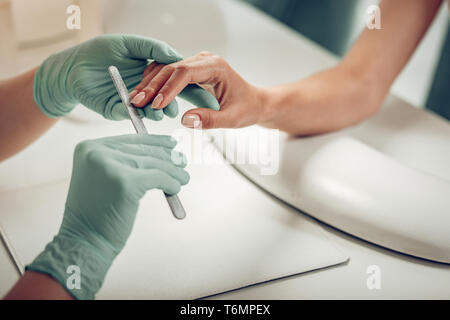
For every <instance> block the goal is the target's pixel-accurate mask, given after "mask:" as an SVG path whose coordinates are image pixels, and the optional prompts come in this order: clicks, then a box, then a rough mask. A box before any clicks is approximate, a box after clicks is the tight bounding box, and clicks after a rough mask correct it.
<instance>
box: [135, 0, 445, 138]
mask: <svg viewBox="0 0 450 320" xmlns="http://www.w3.org/2000/svg"><path fill="white" fill-rule="evenodd" d="M441 2H442V1H441V0H414V1H410V0H395V1H389V0H384V1H382V2H381V3H380V10H381V29H379V30H378V29H373V30H369V29H365V30H364V31H363V32H362V34H361V35H360V37H359V39H358V40H357V41H356V43H355V44H354V46H353V47H352V48H351V50H350V51H349V52H348V54H347V55H346V56H345V57H344V58H343V59H342V61H341V62H340V63H339V64H338V65H337V66H335V67H333V68H330V69H327V70H325V71H322V72H319V73H316V74H313V75H311V76H309V77H307V78H305V79H302V80H300V81H297V82H294V83H289V84H283V85H279V86H276V87H270V88H256V87H254V86H252V85H251V84H249V83H247V82H246V81H245V80H243V79H242V78H241V77H240V76H239V75H238V74H237V73H236V72H235V71H234V70H233V69H232V68H231V67H230V66H229V65H228V63H226V61H224V60H223V59H222V58H220V57H218V56H214V55H212V54H209V53H200V54H198V55H196V56H194V57H191V58H188V59H186V60H183V61H180V62H176V63H174V64H171V65H168V66H161V65H157V64H151V65H150V66H149V67H147V69H146V71H145V73H144V77H143V81H142V82H141V83H140V84H139V85H138V86H137V87H136V88H135V90H133V93H132V95H131V97H132V98H134V97H136V95H137V94H138V93H140V92H142V91H143V92H145V96H146V99H144V100H140V99H133V101H132V102H133V104H134V105H135V106H136V107H143V106H145V105H146V103H148V102H149V101H150V100H152V99H154V100H153V108H156V109H159V108H163V107H164V106H166V105H167V104H168V103H169V102H170V99H172V98H173V97H174V96H175V95H176V93H178V92H180V90H181V89H182V88H184V87H185V86H186V85H187V84H189V83H198V84H199V85H200V86H203V87H204V88H206V89H207V90H209V91H210V92H212V93H213V94H214V95H215V97H216V98H217V100H218V101H219V103H220V107H221V110H220V111H213V110H207V109H203V108H200V109H192V110H189V111H188V112H186V113H185V114H184V116H183V119H182V122H183V124H184V125H185V126H187V127H191V128H192V127H193V126H192V124H193V123H194V122H195V121H198V120H200V121H201V123H202V128H203V129H210V128H220V127H222V128H236V127H243V126H248V125H252V124H260V125H263V126H266V127H270V128H278V129H280V130H283V131H286V132H288V133H290V134H292V135H299V136H303V135H312V134H320V133H325V132H329V131H334V130H338V129H341V128H344V127H347V126H351V125H354V124H356V123H358V122H360V121H362V120H364V119H366V118H368V117H369V116H371V115H373V114H374V113H375V112H377V111H378V110H379V108H380V107H381V105H382V103H383V101H384V98H385V96H386V95H387V93H388V92H389V88H390V86H391V85H392V83H393V81H394V80H395V78H396V77H397V75H398V74H399V73H400V71H401V70H402V69H403V67H404V66H405V64H406V63H407V61H408V60H409V58H410V57H411V55H412V54H413V52H414V50H415V49H416V47H417V45H418V44H419V42H420V40H421V39H422V37H423V35H424V34H425V32H426V31H427V29H428V27H429V25H430V23H431V22H432V20H433V18H434V16H435V15H436V13H437V11H438V9H439V6H440V4H441ZM158 96H159V98H158ZM194 120H195V121H194Z"/></svg>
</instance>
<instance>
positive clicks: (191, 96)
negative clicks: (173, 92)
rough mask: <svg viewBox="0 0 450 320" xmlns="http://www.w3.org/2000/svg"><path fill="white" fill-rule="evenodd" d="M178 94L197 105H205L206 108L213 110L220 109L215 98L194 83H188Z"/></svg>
mask: <svg viewBox="0 0 450 320" xmlns="http://www.w3.org/2000/svg"><path fill="white" fill-rule="evenodd" d="M178 96H179V97H180V98H183V99H184V100H187V101H189V102H190V103H192V104H193V105H194V106H197V107H199V106H207V108H210V109H213V110H219V109H220V105H219V102H218V101H217V99H216V98H215V97H214V96H213V95H212V94H211V93H209V92H208V91H206V90H205V89H203V88H201V87H199V86H198V85H196V84H188V85H187V86H186V87H185V88H184V89H183V91H181V92H180V93H179V94H178Z"/></svg>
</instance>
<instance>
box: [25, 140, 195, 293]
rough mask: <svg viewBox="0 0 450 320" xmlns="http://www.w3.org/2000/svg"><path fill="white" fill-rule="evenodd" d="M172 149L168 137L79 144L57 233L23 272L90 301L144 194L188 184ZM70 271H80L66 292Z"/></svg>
mask: <svg viewBox="0 0 450 320" xmlns="http://www.w3.org/2000/svg"><path fill="white" fill-rule="evenodd" d="M175 144H176V142H175V140H174V139H172V138H171V137H169V136H156V135H136V134H133V135H124V136H117V137H111V138H103V139H98V140H90V141H84V142H82V143H80V144H78V145H77V147H76V149H75V153H74V161H73V171H72V179H71V182H70V188H69V193H68V196H67V201H66V207H65V211H64V217H63V222H62V224H61V227H60V230H59V232H58V234H57V235H56V236H55V237H54V238H53V240H52V241H51V242H50V243H49V244H48V245H47V246H46V247H45V250H44V251H43V252H42V253H41V254H40V255H39V256H38V257H37V258H36V259H35V260H34V261H33V263H32V264H31V265H29V266H27V267H26V270H31V271H37V272H41V273H45V274H48V275H50V276H52V277H53V278H54V279H56V280H57V281H58V282H59V283H60V284H61V285H62V286H63V287H65V288H66V289H67V291H68V292H69V293H70V294H71V295H72V296H74V297H75V298H77V299H92V298H94V296H95V293H96V292H97V291H98V290H99V289H100V287H101V285H102V283H103V280H104V278H105V275H106V272H107V271H108V269H109V267H110V266H111V263H112V262H113V260H114V258H115V257H116V256H117V254H118V253H119V252H120V251H121V250H122V248H123V247H124V246H125V243H126V241H127V239H128V237H129V235H130V233H131V230H132V228H133V224H134V220H135V217H136V212H137V210H138V206H139V200H140V199H141V198H142V196H143V195H144V194H145V193H146V191H147V190H150V189H154V188H158V189H161V190H163V191H164V192H165V193H167V194H176V193H178V191H179V190H180V187H181V185H185V184H186V183H187V182H188V181H189V174H188V173H187V172H186V171H185V170H184V169H183V168H184V166H185V165H186V162H185V161H180V160H181V159H184V156H183V155H182V154H181V153H179V152H176V151H174V150H173V148H174V146H175ZM172 159H174V161H175V162H172ZM175 163H177V164H175ZM70 265H76V266H78V267H79V268H80V274H81V289H68V288H67V285H66V282H67V279H68V277H69V276H70V274H67V273H66V270H67V268H68V266H70Z"/></svg>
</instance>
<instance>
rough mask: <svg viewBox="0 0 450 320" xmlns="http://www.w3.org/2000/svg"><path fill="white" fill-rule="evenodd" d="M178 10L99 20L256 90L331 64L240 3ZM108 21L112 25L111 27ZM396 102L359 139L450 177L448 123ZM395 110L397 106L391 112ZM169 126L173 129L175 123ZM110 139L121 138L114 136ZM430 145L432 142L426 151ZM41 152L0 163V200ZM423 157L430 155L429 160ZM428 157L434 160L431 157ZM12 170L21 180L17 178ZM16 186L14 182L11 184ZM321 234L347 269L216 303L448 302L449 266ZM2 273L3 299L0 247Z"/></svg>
mask: <svg viewBox="0 0 450 320" xmlns="http://www.w3.org/2000/svg"><path fill="white" fill-rule="evenodd" d="M119 3H122V5H119ZM175 3H177V4H179V3H180V2H175V1H173V0H170V1H167V0H161V1H151V2H150V1H127V2H126V5H125V4H123V2H121V1H108V6H107V7H106V13H105V15H104V20H103V24H104V31H105V32H127V33H128V32H130V33H131V32H134V33H139V34H143V35H148V36H153V37H156V38H160V39H164V40H166V41H167V42H169V43H170V44H172V45H173V46H175V47H176V48H177V49H179V50H180V51H181V52H182V53H183V54H184V55H186V56H188V55H190V54H193V53H195V52H198V51H200V50H209V51H212V52H215V53H218V54H220V55H222V56H223V57H224V58H226V59H227V60H228V61H229V62H230V64H231V65H232V66H233V67H234V68H235V69H236V70H238V71H239V72H240V73H241V74H242V75H243V77H244V78H246V79H247V80H248V81H251V82H252V83H254V84H256V85H272V84H277V83H282V82H288V81H293V80H295V79H298V78H301V77H304V76H306V75H308V74H310V73H312V72H316V71H318V70H321V69H324V68H327V67H329V66H332V65H334V64H335V63H336V59H335V58H334V57H333V56H332V55H330V54H329V53H327V52H326V51H325V50H323V49H321V48H320V47H318V46H317V45H315V44H314V43H312V42H311V41H309V40H307V39H305V38H304V37H302V36H300V35H298V34H297V33H295V32H293V31H291V30H289V29H288V28H286V27H284V26H282V25H281V24H279V23H277V22H275V21H274V20H273V19H271V18H268V17H267V16H265V15H263V14H261V13H259V12H258V11H256V10H254V9H252V8H250V7H248V6H246V5H243V4H241V3H237V2H234V1H226V0H221V1H211V0H208V1H201V0H190V1H184V3H185V5H175ZM156 8H158V9H160V10H156ZM199 8H204V11H196V10H198V9H199ZM115 15H117V17H115ZM113 17H115V19H114V22H113ZM192 17H195V18H192ZM179 30H187V32H182V33H180V31H179ZM186 33H187V35H186ZM389 101H390V102H389V104H392V98H391V99H390V100H389ZM395 101H397V102H396V103H394V106H393V107H392V106H391V107H389V108H387V109H386V108H385V109H383V110H382V112H380V113H379V114H378V115H377V116H376V117H374V118H373V119H372V120H369V121H367V122H366V123H365V124H363V125H362V129H361V130H360V132H361V137H362V138H363V139H364V140H365V141H366V142H368V143H370V144H372V145H373V146H374V147H377V148H378V149H379V150H381V151H383V152H385V153H387V154H389V155H390V156H392V157H394V158H396V159H398V160H401V161H405V162H406V163H408V162H409V163H408V164H411V163H412V165H413V166H416V167H418V168H420V169H422V170H424V171H428V172H430V173H437V174H439V175H440V176H442V177H446V178H448V177H449V176H450V167H449V166H446V165H445V162H443V161H442V160H443V159H444V160H445V159H448V158H446V157H447V156H448V154H449V153H448V152H449V149H448V148H445V149H444V150H442V148H441V147H442V143H440V142H442V141H441V139H442V138H443V137H446V135H447V133H448V131H447V130H448V123H445V122H443V121H441V119H438V118H437V117H434V116H432V115H430V114H428V113H426V112H424V111H422V110H417V109H412V107H411V106H408V105H407V104H406V103H404V102H402V101H400V100H396V99H394V102H395ZM395 104H398V106H399V107H398V108H396V107H395ZM384 110H388V111H384ZM390 110H391V111H390ZM399 111H401V112H402V113H401V115H398V116H397V117H394V118H397V119H399V118H403V115H404V119H405V121H406V120H411V119H413V120H414V123H415V124H417V123H418V122H421V124H419V125H418V126H417V127H414V125H411V123H409V122H407V121H406V122H405V123H404V124H405V126H409V127H410V130H409V131H408V135H411V134H412V133H413V132H415V131H416V132H417V138H418V144H417V146H415V145H414V139H413V140H411V136H409V139H407V141H408V142H409V143H408V144H405V139H406V138H407V137H408V136H406V137H403V136H402V129H404V128H402V127H400V128H398V127H397V126H396V125H395V123H396V121H395V119H394V120H392V121H391V119H392V117H391V116H390V115H394V114H396V113H398V112H399ZM418 112H419V113H418ZM76 116H79V117H81V118H83V119H89V121H98V119H97V118H95V117H94V116H91V115H90V114H88V113H85V112H83V111H79V112H78V113H77V114H76ZM383 119H384V120H383ZM171 121H179V118H178V120H171ZM384 124H386V125H384ZM61 125H62V124H61ZM371 126H372V127H373V128H372V130H378V131H380V130H381V133H380V137H381V138H378V137H374V136H371V135H370V127H371ZM427 126H436V127H438V133H436V134H435V135H434V136H431V137H425V138H424V137H421V134H423V130H424V129H426V128H427ZM122 128H123V129H119V130H123V131H124V132H126V129H125V127H122ZM102 130H104V131H103V132H105V135H107V129H105V128H102ZM114 132H115V133H116V132H117V128H116V129H115V130H114ZM441 133H442V134H441ZM440 134H441V135H440ZM89 135H91V136H95V135H97V134H95V133H94V132H88V133H86V132H85V133H84V135H81V136H80V137H79V138H77V137H73V138H72V139H73V141H69V142H68V143H67V145H66V146H61V147H63V148H67V149H70V148H72V150H73V144H74V143H75V142H76V140H77V139H78V141H79V140H81V139H84V138H86V137H89ZM390 138H392V139H390ZM427 139H429V141H437V143H435V144H431V145H426V142H427V141H428V140H427ZM439 141H440V142H439ZM389 142H390V143H389ZM424 146H427V148H426V149H425V151H426V152H421V151H422V150H420V148H424ZM418 148H419V149H418ZM439 148H441V149H439ZM38 149H39V148H37V147H34V149H33V146H31V148H30V150H27V151H25V152H23V153H21V154H19V155H17V156H15V157H13V158H11V159H9V160H8V161H6V162H4V163H2V166H1V167H0V176H1V177H2V179H1V181H0V192H1V191H2V190H5V189H11V188H18V187H21V186H23V185H24V183H26V181H27V173H26V172H24V170H23V168H24V166H25V164H26V163H27V161H26V158H29V157H33V156H37V155H39V150H38ZM426 154H428V155H431V156H429V157H427V155H426ZM433 154H434V155H437V156H436V157H433V156H432V155H433ZM439 154H441V155H443V159H441V160H439ZM416 155H417V157H415V156H416ZM420 155H421V156H420ZM69 162H70V161H69ZM447 163H448V162H447ZM38 166H39V164H38ZM44 167H45V166H42V168H44ZM14 169H16V170H14ZM43 170H44V172H42V173H41V175H40V173H39V172H40V170H36V171H38V173H37V174H36V176H33V177H32V180H33V181H35V182H36V183H40V182H42V179H44V178H43V177H46V179H48V178H49V177H50V178H52V179H59V178H61V177H64V176H67V173H68V172H67V170H68V168H67V165H61V166H60V167H57V168H55V169H54V170H50V171H49V172H45V168H44V169H43ZM13 171H15V172H16V173H15V174H14V175H13V174H12V173H11V172H13ZM17 171H22V172H19V173H17ZM25 171H26V170H25ZM47 173H50V175H48V174H47ZM28 178H29V176H28ZM11 179H14V180H11ZM13 181H17V182H16V184H14V182H13ZM324 227H325V229H326V230H327V231H328V236H329V238H330V240H332V241H333V242H335V243H336V244H338V245H339V246H340V247H341V248H343V249H344V250H345V252H346V253H347V254H348V255H349V256H350V259H351V260H350V262H349V263H348V264H347V265H344V266H338V267H334V268H331V269H327V270H325V271H321V272H311V273H309V274H306V275H301V276H295V277H290V278H286V279H282V280H277V281H273V282H270V283H265V284H261V285H257V286H252V287H248V288H244V289H241V290H238V291H234V292H230V293H226V294H221V295H219V296H215V297H213V298H216V299H316V298H326V299H328V298H331V299H340V298H344V299H345V298H356V299H361V298H362V299H365V298H368V299H391V298H394V299H395V298H447V299H448V298H450V289H449V288H450V266H448V265H444V264H438V263H433V262H428V261H424V260H420V259H417V258H412V257H408V256H405V255H402V254H399V253H395V252H392V251H390V250H387V249H383V248H380V247H377V246H375V245H372V244H369V243H366V242H364V241H362V240H358V239H356V238H354V237H351V236H349V235H346V234H345V233H342V232H340V231H338V230H335V229H333V228H330V227H327V226H324ZM370 265H377V266H379V268H380V270H381V289H379V290H369V289H368V288H367V286H366V281H367V278H368V276H369V275H368V274H367V273H366V270H367V267H368V266H370ZM0 270H1V272H0V281H1V284H2V285H1V286H0V294H1V295H2V294H4V293H6V292H7V290H8V288H9V286H10V285H11V284H12V283H13V282H14V281H15V280H16V279H17V278H18V275H17V272H16V271H15V268H14V267H13V265H12V263H11V261H10V260H9V258H8V256H7V254H6V251H4V248H0Z"/></svg>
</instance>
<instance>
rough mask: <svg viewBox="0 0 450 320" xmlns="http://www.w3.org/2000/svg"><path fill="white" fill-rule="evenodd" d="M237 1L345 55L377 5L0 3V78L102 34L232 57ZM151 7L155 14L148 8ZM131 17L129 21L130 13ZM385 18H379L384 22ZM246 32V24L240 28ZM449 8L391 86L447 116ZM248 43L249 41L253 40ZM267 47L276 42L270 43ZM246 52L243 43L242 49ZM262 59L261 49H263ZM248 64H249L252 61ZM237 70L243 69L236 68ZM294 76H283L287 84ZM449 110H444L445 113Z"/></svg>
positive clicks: (343, 0) (292, 0)
mask: <svg viewBox="0 0 450 320" xmlns="http://www.w3.org/2000/svg"><path fill="white" fill-rule="evenodd" d="M229 1H239V2H241V3H243V4H245V5H246V6H251V7H252V8H253V10H258V11H260V12H263V14H265V15H267V16H268V17H269V19H271V20H277V21H278V22H280V23H283V24H285V25H286V26H287V27H288V28H290V29H292V30H294V31H295V32H298V33H300V34H302V35H303V36H305V37H307V38H309V39H311V40H312V41H314V42H315V43H317V44H318V45H320V46H322V47H323V48H324V49H326V50H328V51H329V52H330V53H332V54H333V55H336V56H339V57H341V56H343V55H344V54H345V53H346V51H347V50H348V48H349V47H350V46H351V44H352V43H353V41H354V40H355V39H356V37H357V36H358V34H359V33H360V32H361V30H362V29H363V28H364V26H365V21H366V17H367V15H366V8H367V7H368V6H369V5H370V4H377V3H378V2H379V1H377V0H338V1H336V0H277V1H271V0H183V1H178V0H152V1H146V0H128V1H117V0H36V1H29V0H0V38H1V43H2V45H1V48H0V57H1V59H0V78H6V77H10V76H13V75H15V74H18V73H20V72H23V71H25V70H27V69H30V68H32V67H34V66H36V65H38V64H40V63H41V62H42V61H43V60H44V59H45V58H46V57H47V56H48V55H50V54H52V53H53V52H56V51H59V50H62V49H64V48H66V47H69V46H72V45H74V44H77V43H79V42H82V41H85V40H87V39H89V38H92V37H95V36H96V35H98V34H102V33H112V32H126V33H137V34H142V35H147V36H152V37H155V38H159V39H162V40H164V41H166V42H168V43H169V44H171V45H172V46H174V47H175V48H177V49H178V50H179V51H181V52H182V53H183V54H184V55H186V56H189V55H192V54H194V53H197V52H199V51H201V50H209V51H212V52H214V53H217V54H220V55H222V56H223V57H224V58H225V59H227V55H228V54H229V52H227V42H228V41H229V39H230V37H233V35H232V34H230V33H229V32H228V28H227V24H230V23H233V21H229V20H227V19H225V18H224V12H223V10H224V7H223V6H222V5H221V4H222V3H223V2H229ZM71 4H75V5H78V6H79V7H80V8H81V26H82V27H81V29H79V30H69V29H68V28H67V27H66V20H67V19H68V17H69V15H70V14H68V13H66V9H67V7H68V6H69V5H71ZM149 8H150V9H149ZM124 12H126V13H127V14H124ZM130 12H131V13H132V16H130ZM381 21H382V20H381ZM240 27H241V28H242V30H243V32H244V31H245V28H246V26H245V25H242V26H240ZM448 29H449V11H448V7H447V6H446V5H443V6H442V8H441V10H440V12H439V14H438V16H437V17H436V19H435V21H434V23H433V25H432V27H431V29H430V30H429V32H428V33H427V34H426V37H425V38H424V40H423V41H422V43H421V45H420V47H419V48H418V50H417V51H416V53H415V54H414V56H413V58H412V59H411V61H410V63H409V64H408V66H407V67H406V68H405V69H404V71H403V72H402V73H401V75H400V77H399V78H398V79H397V81H396V82H395V84H394V86H393V89H392V91H393V93H394V94H397V95H398V96H400V97H401V98H403V99H404V100H406V101H408V102H409V103H411V104H413V105H414V106H416V107H427V108H429V109H432V110H434V111H435V112H437V113H440V114H441V115H443V116H445V117H447V118H448V119H450V114H449V111H448V110H449V109H450V108H447V106H448V104H449V103H450V102H449V101H450V96H449V94H450V90H448V88H450V85H449V79H450V36H449V32H448ZM247 45H248V46H251V45H252V39H248V42H247ZM267 45H268V46H270V45H271V44H270V43H268V44H267ZM245 50H246V48H245V46H243V47H242V51H243V52H244V51H245ZM261 55H262V58H264V52H261ZM249 63H251V61H249ZM237 71H238V72H239V71H240V70H239V69H237ZM288 80H290V79H286V81H288ZM445 109H447V110H445Z"/></svg>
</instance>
